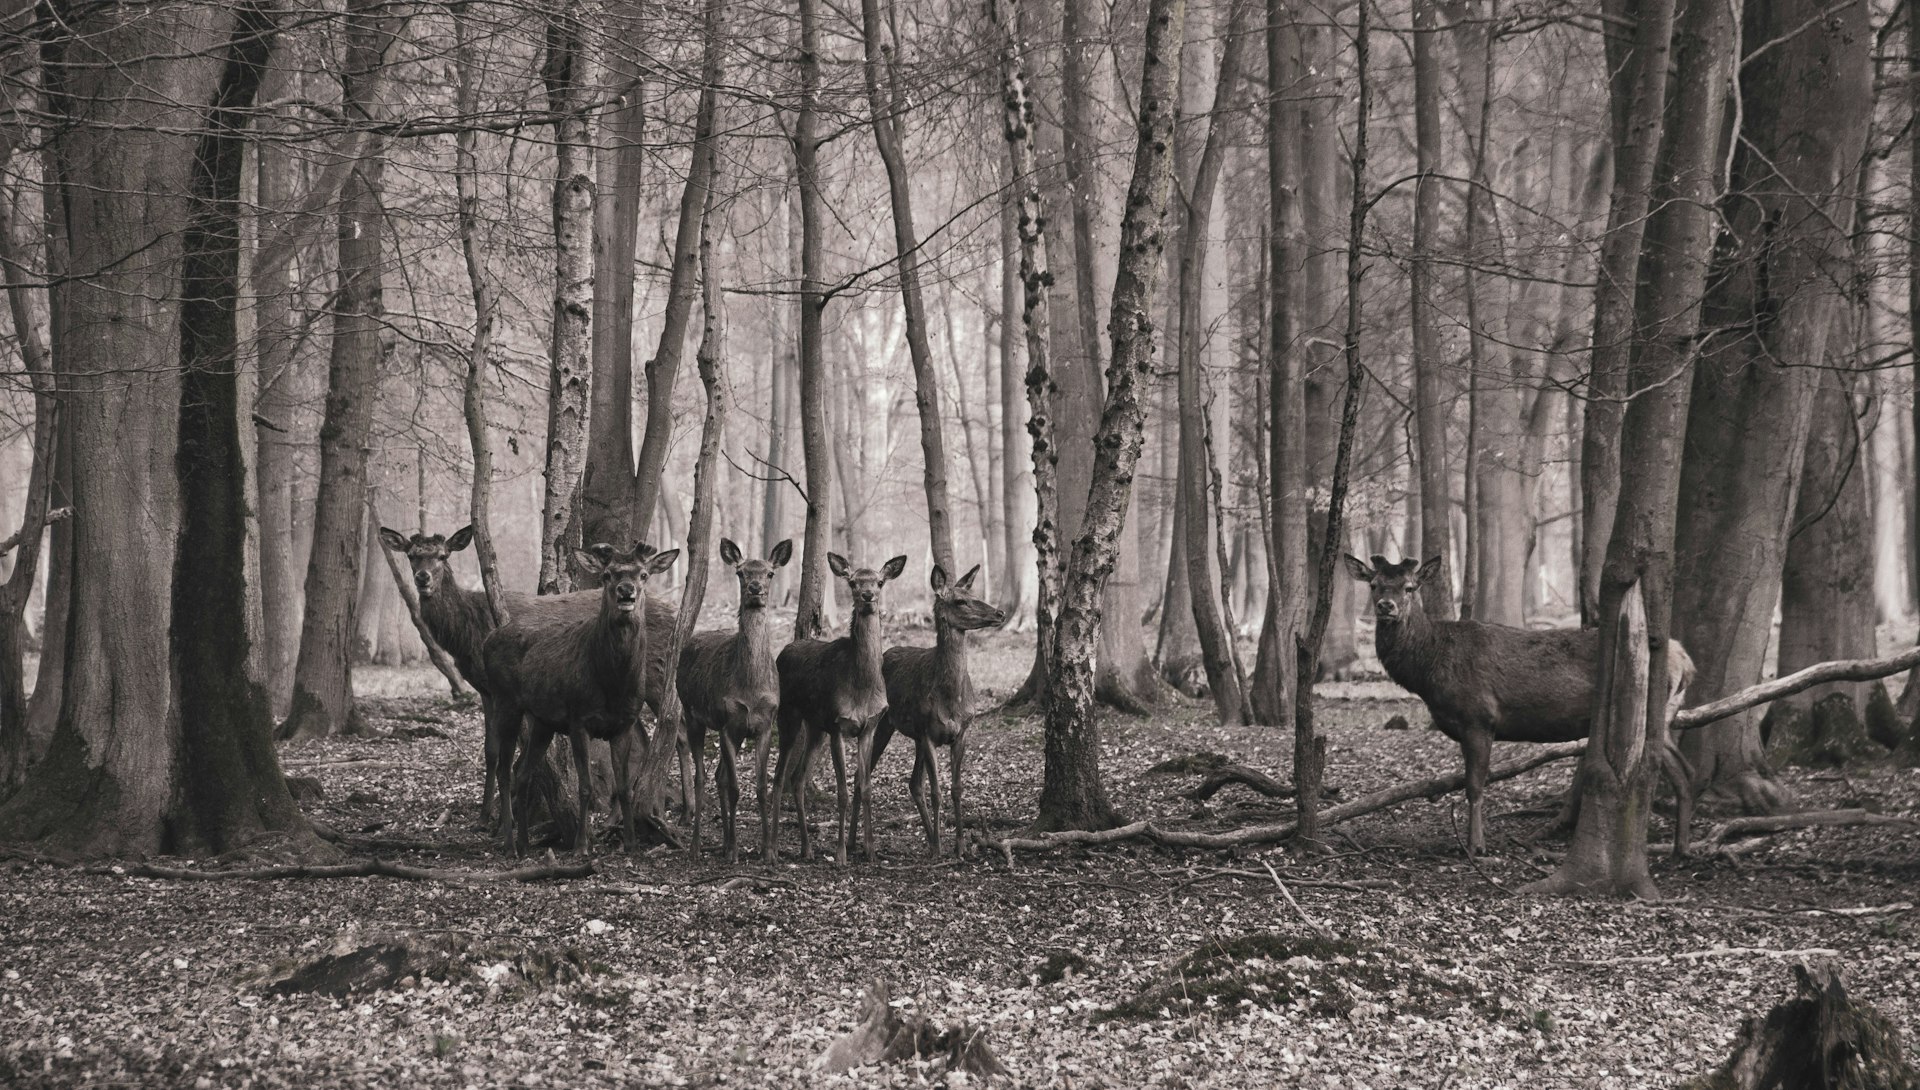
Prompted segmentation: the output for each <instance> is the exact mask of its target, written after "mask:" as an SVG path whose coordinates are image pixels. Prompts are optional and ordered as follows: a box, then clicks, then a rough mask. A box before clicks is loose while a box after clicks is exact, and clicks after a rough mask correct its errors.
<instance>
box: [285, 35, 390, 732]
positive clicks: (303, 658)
mask: <svg viewBox="0 0 1920 1090" xmlns="http://www.w3.org/2000/svg"><path fill="white" fill-rule="evenodd" d="M386 10H387V9H386V7H385V6H384V5H383V4H380V3H378V2H377V0H352V3H351V4H350V6H349V7H348V10H347V31H346V33H347V52H346V70H345V72H344V73H343V76H342V84H343V86H344V87H345V95H346V105H345V112H346V115H347V117H348V118H349V119H350V121H351V122H353V123H357V124H369V123H371V122H372V121H374V120H375V118H374V111H375V110H377V109H379V105H378V103H379V97H378V91H379V87H380V84H381V82H382V75H383V73H382V69H383V68H384V67H385V65H386V55H387V49H388V47H389V46H390V45H391V43H392V41H393V37H394V30H395V28H394V25H393V23H392V17H391V16H389V15H388V14H387V13H386ZM361 147H362V149H363V152H364V154H363V156H362V160H361V162H360V164H359V168H358V169H356V170H353V171H351V172H350V173H349V174H348V176H347V180H346V183H345V185H344V186H343V187H342V189H341V193H340V213H339V222H338V227H337V235H336V237H337V239H338V245H339V268H340V273H339V288H338V290H337V291H336V293H335V296H334V307H335V309H334V314H333V342H332V346H331V350H330V353H329V356H328V360H327V407H326V418H325V422H324V423H323V424H322V425H321V428H320V491H319V496H318V499H317V500H316V502H315V508H314V518H313V553H312V555H311V556H310V557H309V558H308V561H307V589H306V612H305V615H304V616H303V617H302V618H301V625H300V656H299V660H298V663H297V665H296V667H295V670H294V680H293V698H292V701H291V703H290V705H289V710H288V712H287V718H286V719H285V720H284V721H283V722H282V723H281V724H280V737H282V738H325V737H328V736H331V735H335V734H358V733H360V732H361V731H362V730H363V729H364V726H363V724H362V723H361V721H360V717H359V712H358V711H357V709H356V708H355V706H354V702H353V662H352V657H353V656H352V651H353V635H354V621H355V617H354V600H355V598H356V596H357V595H358V592H359V589H360V564H361V561H362V559H363V555H362V554H363V553H364V551H365V550H364V548H363V541H362V522H363V521H364V519H365V517H366V509H367V447H368V443H369V438H370V435H371V433H372V428H373V407H374V405H375V403H376V402H377V401H378V399H379V395H380V370H381V368H380V362H381V360H380V331H381V328H382V327H383V325H384V324H385V307H384V305H383V302H382V296H381V269H382V260H383V257H384V255H383V254H382V253H381V243H382V240H383V239H384V238H385V237H386V222H387V212H386V209H385V208H383V207H382V205H381V192H382V175H383V173H384V172H385V170H386V161H387V160H386V149H385V146H384V142H383V141H382V139H381V138H379V137H377V136H376V137H374V138H372V139H370V140H369V141H367V142H366V143H364V144H363V145H361Z"/></svg>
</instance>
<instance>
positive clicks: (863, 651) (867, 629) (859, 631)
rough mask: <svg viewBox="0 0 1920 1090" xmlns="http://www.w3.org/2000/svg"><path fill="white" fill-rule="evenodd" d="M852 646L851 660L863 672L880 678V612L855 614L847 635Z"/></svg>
mask: <svg viewBox="0 0 1920 1090" xmlns="http://www.w3.org/2000/svg"><path fill="white" fill-rule="evenodd" d="M848 638H849V639H850V640H851V642H852V644H853V660H854V662H855V663H856V664H857V665H858V666H860V668H861V669H862V670H863V671H866V672H870V673H871V674H872V676H874V677H879V676H880V611H879V610H877V609H876V610H874V611H873V612H872V613H859V612H855V613H854V615H853V629H852V631H851V632H849V633H848Z"/></svg>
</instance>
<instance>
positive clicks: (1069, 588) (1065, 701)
mask: <svg viewBox="0 0 1920 1090" xmlns="http://www.w3.org/2000/svg"><path fill="white" fill-rule="evenodd" d="M1186 15H1187V11H1186V3H1185V0H1152V2H1151V3H1150V4H1149V5H1148V10H1147V38H1146V51H1145V56H1144V60H1143V64H1142V73H1141V80H1140V135H1139V141H1138V144H1137V146H1136V148H1135V151H1134V170H1133V181H1132V182H1131V184H1130V185H1129V186H1128V189H1127V203H1126V210H1127V211H1126V217H1125V219H1124V220H1123V221H1122V225H1121V232H1120V264H1119V271H1118V273H1117V275H1116V277H1115V279H1114V288H1113V316H1112V319H1111V320H1110V322H1109V327H1108V328H1109V329H1110V330H1111V331H1112V335H1113V357H1112V362H1111V364H1110V365H1109V366H1108V369H1107V396H1106V406H1105V411H1104V412H1103V413H1102V414H1101V422H1100V431H1099V433H1098V435H1097V436H1096V438H1095V443H1094V449H1095V452H1096V453H1095V457H1094V472H1093V485H1092V488H1091V490H1090V491H1089V493H1088V496H1087V514H1086V518H1085V520H1084V522H1083V524H1082V527H1081V530H1080V533H1079V536H1078V537H1077V538H1076V539H1075V540H1074V545H1073V555H1072V558H1071V559H1070V560H1069V562H1068V565H1067V574H1066V580H1065V582H1064V583H1063V585H1062V588H1061V599H1060V619H1059V624H1058V625H1057V626H1056V628H1055V630H1054V652H1053V678H1052V682H1053V685H1052V693H1051V694H1050V695H1051V699H1050V700H1049V702H1048V705H1047V720H1046V745H1045V752H1046V768H1045V773H1044V778H1043V781H1042V786H1041V790H1040V816H1039V818H1038V820H1037V822H1036V827H1037V828H1039V829H1042V830H1047V829H1099V828H1109V827H1112V826H1113V825H1115V824H1118V821H1119V815H1117V814H1116V813H1115V812H1114V809H1113V805H1112V804H1111V803H1110V802H1108V801H1107V796H1106V788H1105V785H1104V784H1103V783H1102V782H1101V779H1100V740H1099V724H1098V720H1096V719H1095V718H1094V663H1093V654H1094V645H1095V643H1096V641H1097V640H1098V638H1099V634H1100V621H1101V608H1100V606H1101V597H1100V596H1101V592H1102V590H1103V589H1104V586H1103V584H1105V582H1106V579H1107V576H1108V574H1109V573H1111V572H1112V570H1113V567H1114V565H1115V563H1116V562H1117V561H1118V559H1119V552H1120V531H1121V529H1122V527H1123V525H1124V524H1125V521H1126V517H1127V504H1128V501H1129V499H1130V498H1131V494H1132V491H1133V469H1134V465H1135V463H1137V462H1138V461H1139V458H1140V446H1141V441H1142V427H1143V424H1144V422H1145V414H1144V411H1143V406H1142V403H1141V398H1140V395H1141V392H1142V391H1141V389H1140V385H1141V383H1142V382H1150V381H1151V378H1152V363H1153V319H1152V306H1153V299H1154V291H1155V288H1156V286H1157V283H1158V281H1159V276H1160V270H1161V265H1162V259H1163V256H1164V251H1165V246H1166V235H1165V225H1164V221H1165V218H1166V213H1167V206H1168V203H1169V200H1170V197H1171V195H1172V194H1171V191H1172V188H1173V147H1172V145H1173V125H1174V120H1175V116H1176V114H1177V113H1178V108H1179V94H1180V48H1181V44H1182V41H1183V39H1184V37H1185V33H1186ZM1114 621H1115V623H1116V624H1133V623H1134V621H1133V618H1132V617H1128V616H1120V617H1116V618H1114Z"/></svg>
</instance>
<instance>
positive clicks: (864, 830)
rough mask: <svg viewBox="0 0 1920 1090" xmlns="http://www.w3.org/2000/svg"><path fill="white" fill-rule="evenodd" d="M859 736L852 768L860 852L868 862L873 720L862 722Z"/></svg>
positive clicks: (871, 792)
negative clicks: (856, 764) (857, 804)
mask: <svg viewBox="0 0 1920 1090" xmlns="http://www.w3.org/2000/svg"><path fill="white" fill-rule="evenodd" d="M862 728H863V729H862V730H861V731H860V735H859V738H858V739H857V740H856V742H855V753H854V759H855V760H857V761H859V762H860V764H859V767H858V768H856V769H855V770H854V784H855V789H856V791H857V792H858V794H857V795H856V796H855V797H857V798H858V799H859V800H860V805H859V808H858V811H857V812H858V814H859V825H860V853H861V857H862V858H863V859H864V860H865V861H866V862H868V863H871V862H873V760H872V757H873V732H874V730H875V729H876V728H875V726H874V721H873V720H872V719H869V720H867V721H866V723H864V724H862Z"/></svg>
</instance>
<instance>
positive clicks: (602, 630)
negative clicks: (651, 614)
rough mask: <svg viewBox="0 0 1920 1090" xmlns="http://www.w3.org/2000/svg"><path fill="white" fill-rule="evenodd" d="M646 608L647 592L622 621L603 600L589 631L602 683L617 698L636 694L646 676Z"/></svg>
mask: <svg viewBox="0 0 1920 1090" xmlns="http://www.w3.org/2000/svg"><path fill="white" fill-rule="evenodd" d="M646 609H647V599H646V595H645V594H642V595H641V596H640V601H639V603H637V604H636V605H635V606H634V608H633V615H632V616H631V617H630V618H628V619H626V620H622V619H621V618H620V616H619V614H618V611H617V610H615V609H614V608H613V606H612V605H611V604H610V603H609V602H607V601H606V600H605V599H602V600H601V603H600V616H599V619H598V620H597V621H596V622H595V623H594V626H593V631H592V632H591V633H590V634H589V638H590V639H591V641H592V643H591V644H590V647H591V649H592V650H591V652H590V653H591V654H592V656H593V660H594V665H595V668H596V670H597V672H598V673H599V675H600V683H601V685H602V686H604V687H605V689H606V690H607V691H608V692H609V693H611V694H615V695H616V697H617V699H618V700H622V701H624V700H628V699H631V698H632V697H634V696H636V695H637V694H638V692H639V687H640V683H641V681H642V679H644V678H645V677H646V670H647V616H646Z"/></svg>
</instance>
